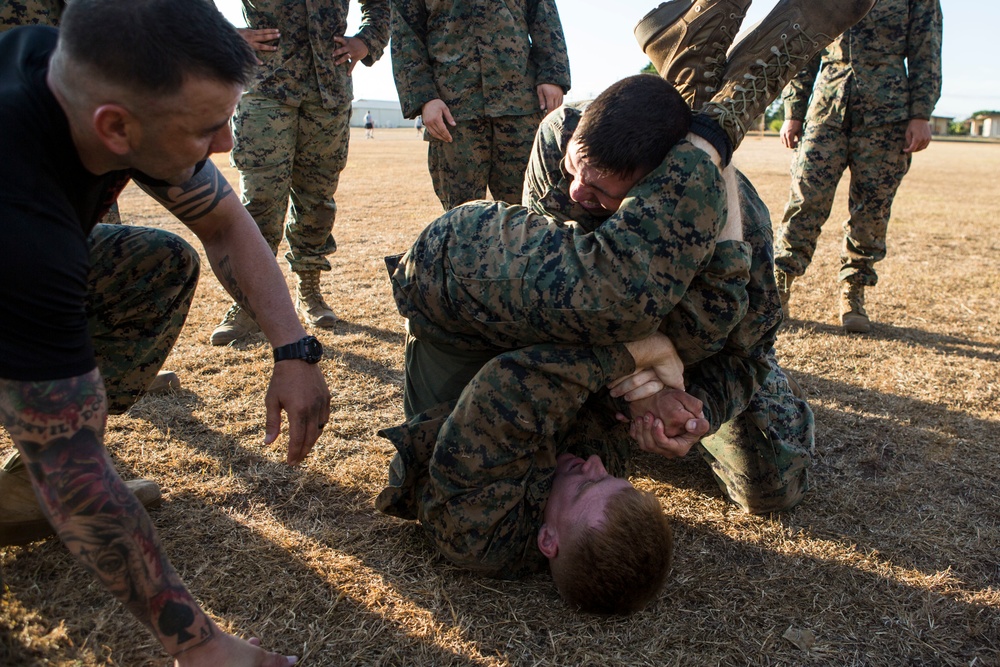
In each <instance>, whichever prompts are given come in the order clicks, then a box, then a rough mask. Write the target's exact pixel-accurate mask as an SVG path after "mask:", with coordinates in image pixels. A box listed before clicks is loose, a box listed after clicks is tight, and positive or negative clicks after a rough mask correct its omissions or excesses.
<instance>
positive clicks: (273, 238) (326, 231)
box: [213, 0, 389, 344]
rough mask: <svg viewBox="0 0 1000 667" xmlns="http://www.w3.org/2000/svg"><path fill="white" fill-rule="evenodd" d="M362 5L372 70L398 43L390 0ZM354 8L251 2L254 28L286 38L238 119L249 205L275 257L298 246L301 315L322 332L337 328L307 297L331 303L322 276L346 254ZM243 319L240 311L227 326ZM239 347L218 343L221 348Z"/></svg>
mask: <svg viewBox="0 0 1000 667" xmlns="http://www.w3.org/2000/svg"><path fill="white" fill-rule="evenodd" d="M360 5H361V13H362V23H361V29H360V31H359V32H358V33H357V35H355V37H357V38H358V39H360V40H361V41H362V42H364V44H365V46H367V48H368V55H367V56H365V57H364V58H363V59H362V60H361V62H362V63H364V64H365V65H366V66H369V67H370V66H371V65H373V64H374V63H375V61H376V60H378V59H379V58H380V57H381V56H382V52H383V50H384V49H385V45H386V43H387V42H388V40H389V0H360ZM348 8H349V1H348V0H254V1H253V2H250V1H249V0H244V2H243V14H244V17H245V18H246V22H247V25H248V26H249V28H250V29H265V28H276V29H278V30H279V31H280V33H281V36H280V38H279V39H278V40H277V41H275V42H273V45H274V46H275V47H277V50H275V51H265V50H261V51H257V56H258V58H259V59H260V60H261V61H262V64H261V65H260V67H259V68H258V72H257V75H256V78H255V79H254V81H253V82H252V83H251V85H250V87H249V89H248V91H247V93H246V94H245V95H244V96H243V98H242V100H241V101H240V103H239V106H238V107H237V109H236V115H235V116H234V118H233V135H234V142H235V143H234V146H233V152H232V163H233V166H234V167H236V168H237V169H239V171H240V191H241V196H242V200H243V203H244V205H245V206H246V208H247V210H248V211H249V212H250V214H251V215H252V216H253V218H254V220H255V221H256V222H257V226H258V227H259V228H260V230H261V233H262V234H263V236H264V239H265V240H266V241H267V242H268V244H269V245H270V246H271V250H273V251H274V252H275V253H277V249H278V245H279V244H280V243H281V239H282V237H284V238H286V239H287V240H288V245H289V251H288V253H287V254H286V255H285V259H286V260H287V261H288V264H289V267H290V268H291V270H292V271H293V272H295V273H296V274H298V277H299V297H300V298H299V311H300V312H301V313H302V314H303V316H304V317H305V318H306V319H307V321H308V322H309V323H310V324H316V325H319V326H332V324H333V323H334V322H335V321H336V317H335V316H334V315H333V313H332V311H330V309H329V307H328V306H326V304H325V303H323V304H322V305H323V306H324V308H323V310H325V311H327V312H328V313H329V315H328V316H327V317H323V316H322V315H317V312H318V311H317V310H316V309H315V308H314V309H312V310H310V307H309V305H308V304H306V303H305V302H306V301H307V299H306V295H315V296H316V297H317V298H319V300H320V301H322V296H321V294H320V293H319V276H320V273H319V272H321V271H329V270H330V268H331V266H330V262H329V260H328V259H327V257H328V256H329V255H330V254H332V253H333V252H335V251H336V249H337V243H336V241H335V240H334V238H333V226H334V221H335V218H336V214H337V204H336V202H335V201H334V194H335V193H336V191H337V185H338V183H339V181H340V172H341V171H343V169H344V166H345V165H346V163H347V149H348V142H349V140H350V117H351V101H352V100H353V98H354V90H353V85H352V78H351V74H350V72H349V69H350V68H351V67H352V65H350V64H348V63H343V64H340V65H338V64H336V60H337V59H338V57H339V56H334V55H333V53H334V51H336V50H337V49H339V48H340V45H339V44H338V43H337V42H336V41H334V37H341V36H343V35H344V34H345V31H346V30H347V13H348ZM289 203H290V204H291V208H290V209H289ZM286 212H287V213H288V216H287V224H286ZM305 311H308V312H305ZM237 315H238V314H237V313H234V312H233V311H232V310H231V313H230V315H227V319H232V317H235V316H237ZM224 323H225V320H224ZM236 333H237V334H239V333H241V332H239V331H237V332H236ZM235 337H239V336H238V335H236V336H235ZM230 340H231V339H226V340H223V339H220V340H219V341H217V340H216V336H213V343H215V344H225V343H228V342H230Z"/></svg>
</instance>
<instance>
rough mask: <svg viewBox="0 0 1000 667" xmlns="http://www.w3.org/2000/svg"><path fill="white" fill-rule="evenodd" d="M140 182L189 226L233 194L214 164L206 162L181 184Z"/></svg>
mask: <svg viewBox="0 0 1000 667" xmlns="http://www.w3.org/2000/svg"><path fill="white" fill-rule="evenodd" d="M136 183H137V184H138V185H139V187H140V188H142V189H143V190H145V191H146V192H147V193H149V195H150V196H152V197H153V198H155V199H156V200H157V201H159V202H160V203H161V204H163V205H164V206H165V207H166V208H167V210H169V211H170V212H171V213H173V214H174V215H175V216H177V218H178V219H179V220H180V221H181V222H183V223H184V224H185V225H190V224H191V223H194V222H197V221H198V219H199V218H202V217H204V216H206V215H208V214H209V213H211V212H212V211H213V210H215V207H216V206H218V205H219V202H221V201H222V200H223V199H225V198H226V197H227V196H229V194H230V193H231V192H232V191H233V189H232V188H231V187H229V183H227V182H226V179H225V177H224V176H223V175H222V173H221V172H220V171H219V170H218V169H216V168H215V165H214V164H212V163H211V162H206V163H205V164H204V165H203V166H202V168H201V169H200V170H199V171H198V173H197V174H195V175H194V176H192V177H191V179H190V180H189V181H187V182H186V183H182V184H181V185H169V184H162V185H150V184H148V183H141V182H139V181H136Z"/></svg>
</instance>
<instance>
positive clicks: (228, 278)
mask: <svg viewBox="0 0 1000 667" xmlns="http://www.w3.org/2000/svg"><path fill="white" fill-rule="evenodd" d="M216 275H217V276H218V278H219V282H221V283H222V286H223V287H225V288H226V291H227V292H229V294H230V295H232V297H233V299H234V300H235V301H236V303H238V304H240V308H242V309H243V310H245V311H246V313H247V315H249V316H250V317H252V318H254V319H257V313H255V312H254V310H253V307H252V306H251V305H250V299H249V298H247V294H246V292H244V291H243V288H242V287H240V284H239V283H238V282H236V272H235V271H234V270H233V260H232V259H231V258H230V257H229V255H226V256H225V257H223V258H222V259H220V260H219V268H218V270H217V271H216Z"/></svg>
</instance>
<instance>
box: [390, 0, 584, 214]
mask: <svg viewBox="0 0 1000 667" xmlns="http://www.w3.org/2000/svg"><path fill="white" fill-rule="evenodd" d="M392 7H393V17H392V69H393V75H394V77H395V80H396V90H397V92H398V93H399V101H400V104H401V106H402V109H403V115H404V116H405V117H406V118H416V117H417V116H418V115H420V114H421V113H422V110H423V107H424V105H425V104H426V103H428V102H430V101H432V100H436V99H439V100H441V101H443V102H444V103H445V104H446V105H447V107H448V109H449V110H450V112H451V114H452V116H453V118H454V120H455V122H456V123H457V125H456V126H454V127H450V126H449V127H448V131H449V132H450V134H451V135H452V141H451V142H450V143H448V142H445V141H442V140H440V139H436V138H434V137H432V136H431V134H430V132H429V131H428V128H427V122H428V118H427V117H426V116H425V117H424V119H423V120H424V124H425V127H424V139H425V140H427V141H429V142H430V144H429V146H428V153H427V164H428V167H429V169H430V173H431V179H432V181H433V183H434V191H435V193H436V194H437V196H438V198H439V199H440V200H441V204H442V206H443V207H444V209H445V210H446V211H447V210H449V209H451V208H454V207H455V206H457V205H459V204H462V203H464V202H466V201H471V200H475V199H484V198H485V196H486V189H487V186H488V187H489V191H490V194H492V196H493V198H494V199H496V200H498V201H506V202H508V203H511V204H516V203H518V202H520V200H521V186H522V183H523V181H524V169H525V166H526V165H527V163H528V154H529V152H530V151H531V142H532V140H533V138H534V136H535V130H536V129H537V127H538V123H539V121H540V120H541V119H542V114H541V112H540V111H539V100H538V94H537V92H536V87H537V86H538V85H540V84H552V85H555V86H559V87H560V88H561V89H562V91H563V92H564V93H565V92H566V91H568V90H569V87H570V75H569V57H568V55H567V53H566V41H565V38H564V36H563V31H562V23H561V22H560V20H559V13H558V11H557V9H556V4H555V0H510V1H508V2H502V3H497V2H491V1H489V0H392Z"/></svg>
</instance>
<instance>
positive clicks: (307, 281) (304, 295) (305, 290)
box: [295, 270, 337, 328]
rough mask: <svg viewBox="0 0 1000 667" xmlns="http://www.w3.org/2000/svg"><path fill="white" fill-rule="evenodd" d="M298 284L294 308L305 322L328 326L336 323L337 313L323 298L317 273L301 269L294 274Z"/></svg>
mask: <svg viewBox="0 0 1000 667" xmlns="http://www.w3.org/2000/svg"><path fill="white" fill-rule="evenodd" d="M296 275H297V276H298V277H299V285H298V287H297V288H296V299H295V308H296V310H298V311H299V314H300V315H302V317H304V318H305V320H306V324H311V325H313V326H317V327H324V328H330V327H332V326H333V325H334V324H336V323H337V315H336V314H335V313H334V312H333V309H332V308H330V306H328V305H326V301H324V300H323V293H322V292H321V291H320V289H319V275H320V272H319V271H318V270H316V271H302V272H300V273H297V274H296Z"/></svg>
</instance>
